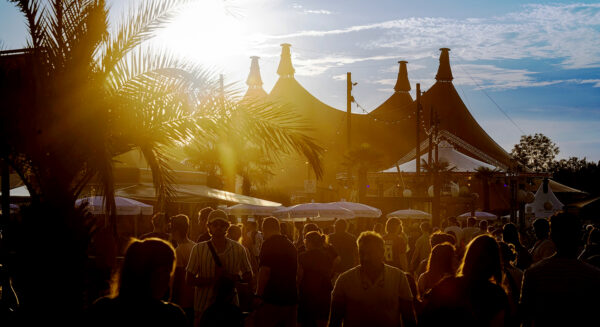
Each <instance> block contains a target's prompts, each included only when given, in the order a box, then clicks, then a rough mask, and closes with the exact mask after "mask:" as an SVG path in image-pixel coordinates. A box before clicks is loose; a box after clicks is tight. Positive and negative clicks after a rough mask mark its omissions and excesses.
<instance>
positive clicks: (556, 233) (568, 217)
mask: <svg viewBox="0 0 600 327" xmlns="http://www.w3.org/2000/svg"><path fill="white" fill-rule="evenodd" d="M580 233H581V225H580V223H579V219H578V218H577V216H575V215H573V214H570V213H566V212H559V213H556V214H555V215H554V216H552V217H550V238H551V239H552V241H553V242H554V245H555V246H556V253H557V254H559V255H562V256H566V257H573V258H575V257H577V249H578V246H579V240H580Z"/></svg>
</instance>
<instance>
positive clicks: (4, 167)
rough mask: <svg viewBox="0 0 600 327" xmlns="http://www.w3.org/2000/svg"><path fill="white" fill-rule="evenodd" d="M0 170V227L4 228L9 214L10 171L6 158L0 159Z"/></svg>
mask: <svg viewBox="0 0 600 327" xmlns="http://www.w3.org/2000/svg"><path fill="white" fill-rule="evenodd" d="M0 166H1V167H0V170H1V172H0V173H1V174H2V186H0V188H1V189H0V190H1V191H2V223H1V224H0V229H4V227H5V226H6V225H8V221H9V216H10V172H9V170H8V164H7V163H6V160H0Z"/></svg>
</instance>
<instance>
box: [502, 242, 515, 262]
mask: <svg viewBox="0 0 600 327" xmlns="http://www.w3.org/2000/svg"><path fill="white" fill-rule="evenodd" d="M498 245H499V246H500V255H501V258H502V264H504V265H505V266H509V265H510V264H511V263H512V262H513V261H515V260H516V259H517V253H516V252H515V246H514V245H512V244H508V243H506V242H498Z"/></svg>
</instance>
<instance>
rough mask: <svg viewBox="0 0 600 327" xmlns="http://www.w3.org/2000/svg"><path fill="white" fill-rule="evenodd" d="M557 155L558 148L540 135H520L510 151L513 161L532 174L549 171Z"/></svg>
mask: <svg viewBox="0 0 600 327" xmlns="http://www.w3.org/2000/svg"><path fill="white" fill-rule="evenodd" d="M558 153H559V149H558V146H557V145H556V144H555V143H554V142H552V140H551V139H550V138H548V137H547V136H545V135H544V134H541V133H536V134H535V135H522V136H521V140H520V141H519V143H518V144H515V146H514V148H513V149H512V151H511V155H512V156H513V158H514V159H516V160H517V161H518V162H519V163H521V164H522V165H523V166H525V167H527V168H529V169H530V170H532V171H534V172H548V171H550V170H551V169H552V164H553V162H554V158H556V155H557V154H558Z"/></svg>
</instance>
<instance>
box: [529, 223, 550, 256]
mask: <svg viewBox="0 0 600 327" xmlns="http://www.w3.org/2000/svg"><path fill="white" fill-rule="evenodd" d="M533 231H534V232H535V238H536V239H537V240H536V241H535V244H534V245H533V247H532V248H531V251H530V253H531V257H532V258H533V263H536V262H539V261H540V260H542V259H544V258H548V257H549V256H551V255H553V254H554V253H555V252H556V247H555V246H554V243H553V242H552V241H551V240H550V239H549V238H548V236H549V233H550V224H549V223H548V219H545V218H538V219H536V220H535V221H534V222H533Z"/></svg>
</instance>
